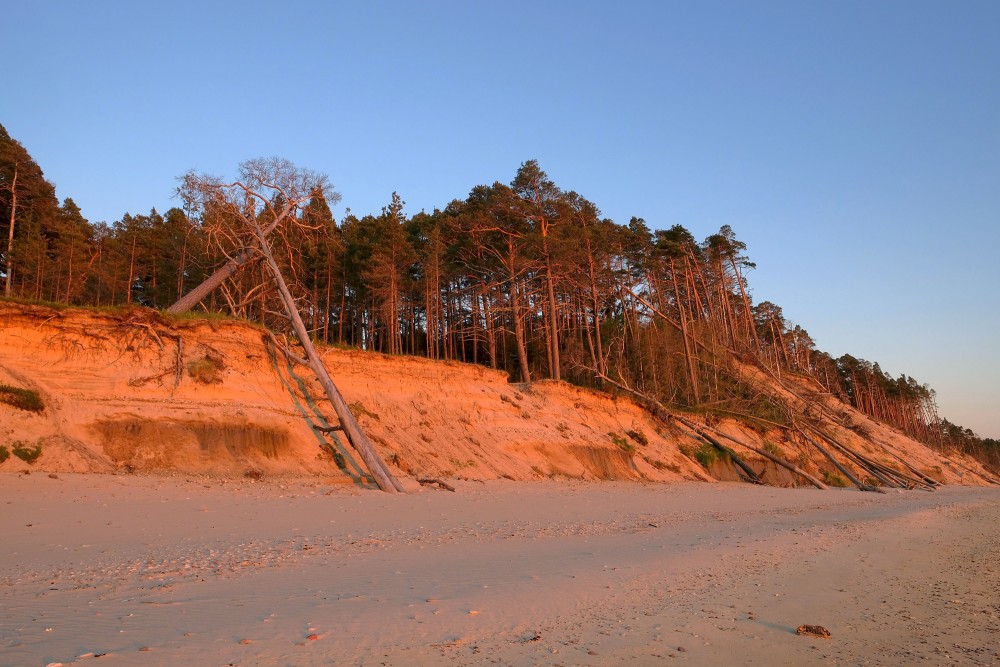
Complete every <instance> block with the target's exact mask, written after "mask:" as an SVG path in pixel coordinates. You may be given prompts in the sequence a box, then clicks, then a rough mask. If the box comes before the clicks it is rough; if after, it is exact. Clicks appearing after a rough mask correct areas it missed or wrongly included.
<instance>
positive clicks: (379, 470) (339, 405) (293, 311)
mask: <svg viewBox="0 0 1000 667" xmlns="http://www.w3.org/2000/svg"><path fill="white" fill-rule="evenodd" d="M254 232H255V233H256V235H257V242H258V244H259V250H260V251H261V253H262V254H263V255H264V259H265V260H266V262H267V266H268V269H270V272H271V277H272V278H273V279H274V282H275V284H276V285H277V287H278V293H279V295H280V296H281V300H282V302H283V303H284V306H285V314H286V315H288V317H289V319H290V320H291V322H292V328H293V329H294V330H295V335H296V336H297V337H298V339H299V343H300V344H301V345H302V349H303V350H305V353H306V359H307V360H308V361H309V366H310V368H312V370H313V372H314V373H316V376H317V378H319V382H320V384H321V385H322V386H323V389H324V390H325V391H326V395H327V398H329V399H330V403H331V404H332V405H333V409H334V410H335V411H336V413H337V416H338V417H339V418H340V424H341V426H343V428H344V432H345V433H346V434H347V437H348V438H349V439H350V441H351V444H352V445H354V448H355V449H357V451H358V454H360V455H361V459H362V460H363V461H364V462H365V465H367V466H368V470H369V471H370V472H371V474H372V476H373V477H374V478H375V482H376V484H378V487H379V488H380V489H382V490H383V491H385V492H387V493H395V492H397V491H399V492H403V486H402V484H400V483H399V480H397V479H396V478H395V477H393V475H392V473H391V472H389V469H388V468H387V467H386V465H385V463H383V462H382V459H380V458H379V456H378V453H377V452H376V451H375V448H374V446H372V443H371V441H370V440H369V439H368V436H366V435H365V433H364V431H362V430H361V426H360V425H359V424H358V422H357V420H356V419H355V418H354V415H353V414H351V410H350V408H348V407H347V402H346V401H344V397H343V396H341V394H340V391H339V390H338V389H337V387H336V385H334V384H333V379H332V378H331V377H330V374H329V373H328V372H327V370H326V366H324V365H323V361H322V359H320V357H319V355H318V354H317V353H316V348H315V347H313V344H312V340H311V339H310V337H309V332H308V331H307V330H306V325H305V324H304V323H303V322H302V316H301V315H300V314H299V311H298V308H296V307H295V299H294V298H293V297H292V293H291V292H290V291H289V290H288V285H287V284H285V279H284V277H282V275H281V269H280V268H279V267H278V263H277V262H276V261H275V260H274V255H273V253H272V252H271V247H270V245H269V244H268V242H267V237H266V236H265V235H264V231H263V230H262V229H261V228H259V227H255V228H254Z"/></svg>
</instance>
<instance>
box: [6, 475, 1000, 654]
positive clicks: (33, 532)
mask: <svg viewBox="0 0 1000 667" xmlns="http://www.w3.org/2000/svg"><path fill="white" fill-rule="evenodd" d="M456 485H457V487H458V489H457V492H455V493H449V492H447V491H442V490H435V489H431V488H424V489H422V490H420V491H416V492H413V493H410V494H406V495H400V496H390V495H387V494H382V493H379V492H376V491H368V490H359V489H357V488H354V487H350V486H345V485H343V484H335V483H332V481H331V482H330V483H327V481H324V480H318V479H303V478H298V479H288V480H286V481H281V480H274V479H269V480H265V481H258V482H251V481H247V480H232V479H230V480H221V479H217V478H202V477H197V476H142V475H93V474H68V473H59V474H58V475H56V476H55V477H52V476H49V475H47V474H45V473H35V474H31V475H16V474H7V475H3V476H2V478H0V508H2V512H0V544H2V545H3V546H2V549H0V665H18V666H20V665H48V664H51V663H62V664H81V665H83V664H94V665H101V666H109V667H110V666H113V665H181V664H188V665H331V664H336V665H381V664H388V665H479V664H483V665H489V664H502V665H615V664H626V663H628V664H631V665H664V664H666V665H669V664H675V663H676V664H681V663H686V664H693V665H734V664H745V665H805V664H810V665H811V664H831V665H834V664H836V665H900V664H914V663H920V664H930V665H951V664H959V665H993V664H1000V643H998V641H997V637H998V636H1000V592H998V591H1000V561H998V559H997V554H998V553H1000V537H998V534H997V527H998V526H1000V491H998V490H997V489H993V488H981V487H978V488H968V487H955V486H948V487H944V488H941V489H940V490H938V491H936V492H933V493H931V492H925V491H906V492H889V493H887V494H873V493H861V492H858V491H855V490H847V489H845V490H830V491H818V490H815V489H779V488H771V487H754V486H750V485H744V484H735V483H723V484H713V485H707V484H697V483H680V484H672V485H653V484H638V483H627V482H553V481H547V482H534V483H532V482H508V481H491V482H486V483H479V482H457V483H456ZM802 624H813V625H821V626H823V627H825V628H827V629H828V630H829V631H830V632H831V634H832V637H831V638H830V639H820V638H812V637H806V636H798V635H796V634H795V628H796V627H797V626H799V625H802Z"/></svg>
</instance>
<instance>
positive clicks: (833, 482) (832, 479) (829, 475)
mask: <svg viewBox="0 0 1000 667" xmlns="http://www.w3.org/2000/svg"><path fill="white" fill-rule="evenodd" d="M823 483H824V484H826V485H827V486H837V487H840V488H845V487H846V486H847V480H846V479H844V478H843V477H841V476H840V475H838V474H837V473H835V472H830V471H828V470H824V471H823Z"/></svg>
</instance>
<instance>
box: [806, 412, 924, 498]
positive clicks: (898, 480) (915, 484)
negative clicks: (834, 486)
mask: <svg viewBox="0 0 1000 667" xmlns="http://www.w3.org/2000/svg"><path fill="white" fill-rule="evenodd" d="M811 428H812V429H813V431H815V432H816V434H817V435H819V436H820V437H821V438H823V439H824V440H826V441H827V442H828V443H830V444H831V445H832V446H834V447H836V448H837V449H839V450H840V451H841V452H843V453H844V454H845V455H847V456H848V458H850V459H851V460H853V461H854V462H855V463H856V464H858V465H859V466H861V467H862V468H864V469H865V470H867V471H868V472H870V473H871V474H872V475H874V476H875V477H876V478H878V479H879V480H880V481H881V482H882V483H883V484H885V485H886V486H890V487H897V488H902V489H912V488H922V489H925V490H928V491H933V490H934V487H933V486H930V485H928V484H927V483H925V482H923V481H922V480H920V479H917V478H916V477H911V476H909V475H907V474H905V473H902V472H900V471H898V470H893V469H892V468H890V467H888V466H885V465H883V464H881V463H879V462H878V461H875V460H873V459H870V458H868V457H867V456H864V455H863V454H861V453H860V452H857V451H854V450H853V449H851V448H850V447H848V446H847V445H844V444H843V443H840V442H838V441H837V440H835V439H834V438H833V437H832V436H830V435H829V434H827V433H824V432H823V431H821V430H820V429H818V428H817V427H816V426H812V427H811Z"/></svg>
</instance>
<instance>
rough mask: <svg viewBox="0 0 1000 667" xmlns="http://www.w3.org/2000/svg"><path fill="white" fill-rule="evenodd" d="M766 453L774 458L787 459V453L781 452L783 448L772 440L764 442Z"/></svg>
mask: <svg viewBox="0 0 1000 667" xmlns="http://www.w3.org/2000/svg"><path fill="white" fill-rule="evenodd" d="M764 451H765V452H767V453H768V454H770V455H772V456H777V457H778V458H779V459H783V458H785V453H784V452H783V451H781V448H780V447H778V446H777V445H776V444H774V443H773V442H771V441H770V440H765V441H764Z"/></svg>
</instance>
